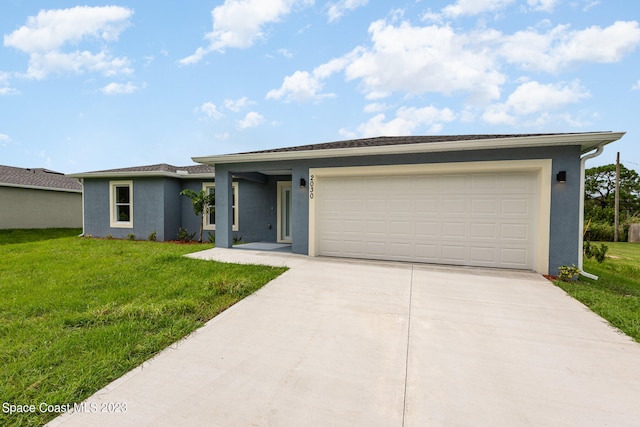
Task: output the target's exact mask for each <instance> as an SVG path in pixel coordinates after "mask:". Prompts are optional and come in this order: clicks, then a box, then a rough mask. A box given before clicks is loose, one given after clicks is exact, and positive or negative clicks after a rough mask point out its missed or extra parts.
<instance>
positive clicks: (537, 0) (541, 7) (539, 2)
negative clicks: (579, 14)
mask: <svg viewBox="0 0 640 427" xmlns="http://www.w3.org/2000/svg"><path fill="white" fill-rule="evenodd" d="M558 3H559V0H527V4H528V5H529V6H531V7H532V8H533V10H537V11H542V12H553V9H554V8H555V7H556V5H557V4H558Z"/></svg>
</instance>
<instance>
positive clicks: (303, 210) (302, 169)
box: [291, 165, 310, 255]
mask: <svg viewBox="0 0 640 427" xmlns="http://www.w3.org/2000/svg"><path fill="white" fill-rule="evenodd" d="M300 179H304V180H305V186H304V187H302V186H301V185H300V184H301V183H300ZM309 184H310V183H309V167H308V166H307V165H298V166H294V167H293V168H292V171H291V186H292V188H291V190H292V191H291V196H292V197H291V202H292V204H293V209H292V212H291V216H292V217H293V218H292V222H291V238H292V241H291V251H292V252H293V253H296V254H303V255H307V254H309Z"/></svg>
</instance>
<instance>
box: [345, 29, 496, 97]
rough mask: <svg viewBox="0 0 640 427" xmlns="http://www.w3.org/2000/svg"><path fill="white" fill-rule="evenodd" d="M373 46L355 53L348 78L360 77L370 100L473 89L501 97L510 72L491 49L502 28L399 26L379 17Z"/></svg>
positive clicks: (473, 92)
mask: <svg viewBox="0 0 640 427" xmlns="http://www.w3.org/2000/svg"><path fill="white" fill-rule="evenodd" d="M369 33H370V34H371V39H372V41H373V46H372V47H371V48H369V49H364V48H359V49H358V51H357V52H356V51H354V52H352V53H351V55H352V56H354V57H355V59H353V60H351V62H350V63H349V65H348V66H347V67H346V70H345V74H346V77H347V80H355V79H358V80H360V81H361V82H362V87H363V89H364V90H365V93H366V94H367V97H368V98H369V99H376V98H382V97H385V96H388V95H390V94H392V93H393V92H404V93H407V94H411V95H416V94H421V93H426V92H432V93H440V94H443V95H451V94H453V93H454V92H467V93H469V94H470V95H471V96H472V98H474V99H476V100H491V99H497V98H498V97H499V96H500V87H501V85H502V84H503V83H504V81H505V76H504V75H503V74H502V73H501V72H500V71H499V70H498V64H496V62H495V61H494V58H493V55H492V53H491V49H490V46H491V43H493V42H495V39H496V37H497V35H498V34H497V32H495V31H493V30H484V31H478V32H470V33H466V34H457V33H456V32H455V31H454V30H453V29H452V28H451V27H449V26H437V25H431V26H425V27H414V26H412V25H411V24H409V23H407V22H403V23H401V24H400V25H399V26H395V25H390V24H387V23H386V22H385V21H376V22H374V23H372V24H371V26H370V27H369Z"/></svg>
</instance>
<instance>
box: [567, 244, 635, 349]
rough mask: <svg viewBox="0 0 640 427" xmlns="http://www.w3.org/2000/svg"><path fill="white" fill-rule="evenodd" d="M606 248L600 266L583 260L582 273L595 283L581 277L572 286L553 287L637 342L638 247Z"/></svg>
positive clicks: (631, 245) (620, 246) (592, 260)
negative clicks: (584, 272) (558, 288)
mask: <svg viewBox="0 0 640 427" xmlns="http://www.w3.org/2000/svg"><path fill="white" fill-rule="evenodd" d="M605 244H606V245H607V246H608V247H609V252H608V257H607V258H606V260H605V261H604V262H603V263H602V264H598V263H597V262H596V261H595V260H594V259H590V260H589V259H586V258H585V260H584V266H583V267H584V270H585V271H588V272H589V273H592V274H595V275H596V276H598V277H599V279H598V280H597V281H594V280H590V279H587V278H584V277H580V280H579V281H578V282H575V283H565V282H556V283H557V284H558V286H560V287H561V288H562V289H564V290H565V291H566V292H567V293H569V294H570V295H571V296H573V297H574V298H576V299H577V300H579V301H581V302H582V303H583V304H585V305H586V306H588V307H589V308H590V309H591V310H593V311H594V312H595V313H597V314H599V315H600V316H602V317H603V318H604V319H606V320H608V321H609V323H611V324H612V325H613V326H615V327H616V328H618V329H620V330H621V331H623V332H624V333H626V334H627V335H629V336H630V337H632V338H633V339H634V340H636V341H638V342H640V244H639V243H621V242H618V243H610V242H607V243H605ZM598 245H599V244H598Z"/></svg>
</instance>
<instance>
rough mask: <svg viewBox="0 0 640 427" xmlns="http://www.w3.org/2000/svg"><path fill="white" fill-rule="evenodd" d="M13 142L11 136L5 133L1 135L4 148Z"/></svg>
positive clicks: (0, 142) (0, 141)
mask: <svg viewBox="0 0 640 427" xmlns="http://www.w3.org/2000/svg"><path fill="white" fill-rule="evenodd" d="M10 142H11V137H10V136H9V135H5V134H4V133H0V144H1V145H2V146H3V147H6V146H7V145H9V143H10Z"/></svg>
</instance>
